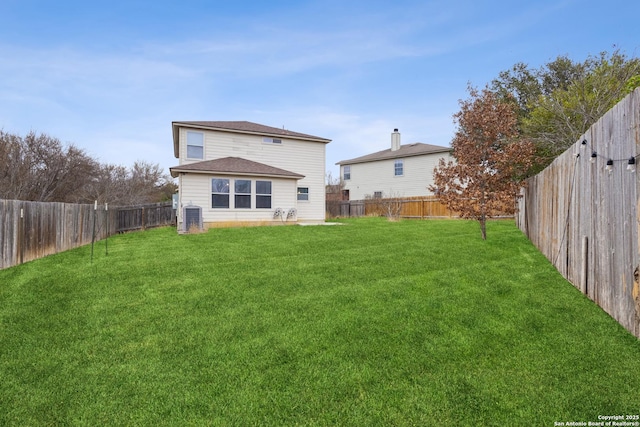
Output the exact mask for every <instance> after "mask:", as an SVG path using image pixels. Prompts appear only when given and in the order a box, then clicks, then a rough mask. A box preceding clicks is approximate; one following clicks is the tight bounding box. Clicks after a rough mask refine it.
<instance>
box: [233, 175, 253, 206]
mask: <svg viewBox="0 0 640 427" xmlns="http://www.w3.org/2000/svg"><path fill="white" fill-rule="evenodd" d="M234 199H235V205H234V206H235V208H236V209H251V180H249V179H236V185H235V197H234Z"/></svg>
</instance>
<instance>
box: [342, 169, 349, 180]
mask: <svg viewBox="0 0 640 427" xmlns="http://www.w3.org/2000/svg"><path fill="white" fill-rule="evenodd" d="M347 170H348V171H349V172H348V173H349V177H348V178H347ZM342 179H343V180H345V181H351V165H344V166H343V167H342Z"/></svg>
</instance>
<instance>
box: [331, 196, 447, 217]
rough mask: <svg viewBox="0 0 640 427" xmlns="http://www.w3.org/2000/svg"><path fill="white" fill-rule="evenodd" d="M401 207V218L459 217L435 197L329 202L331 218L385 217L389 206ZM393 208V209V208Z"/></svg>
mask: <svg viewBox="0 0 640 427" xmlns="http://www.w3.org/2000/svg"><path fill="white" fill-rule="evenodd" d="M390 204H391V205H394V204H397V205H399V206H398V207H399V210H400V217H401V218H420V219H425V218H451V217H454V216H457V214H456V213H454V212H451V211H450V210H449V209H447V207H446V206H445V205H444V204H442V203H440V200H439V199H438V198H437V197H434V196H427V197H407V198H398V199H367V200H349V201H331V200H327V202H326V206H327V215H328V216H329V217H333V218H337V217H359V216H378V215H385V213H386V211H387V209H388V206H389V205H390ZM392 208H393V207H392Z"/></svg>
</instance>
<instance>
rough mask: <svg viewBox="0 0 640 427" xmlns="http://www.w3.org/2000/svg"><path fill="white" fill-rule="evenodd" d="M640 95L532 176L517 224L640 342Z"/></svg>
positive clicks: (637, 92) (622, 103)
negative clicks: (638, 168) (639, 162)
mask: <svg viewBox="0 0 640 427" xmlns="http://www.w3.org/2000/svg"><path fill="white" fill-rule="evenodd" d="M639 153H640V89H636V90H635V91H634V92H633V93H632V94H630V95H628V96H627V97H626V98H625V99H623V100H622V101H620V102H619V103H618V104H617V105H616V106H615V107H613V108H612V109H611V110H610V111H608V112H607V113H606V114H605V115H604V116H603V117H601V118H600V120H598V121H597V122H596V123H595V124H594V125H593V126H591V128H589V130H588V131H587V132H586V133H585V134H584V135H582V137H581V138H580V139H579V140H578V141H577V142H576V143H575V144H574V145H573V146H572V147H571V148H570V149H568V150H567V151H566V152H564V153H563V154H562V155H561V156H559V157H558V158H557V159H555V161H554V162H553V163H552V164H551V165H549V167H547V168H546V169H545V170H544V171H542V172H541V173H540V174H538V175H536V176H534V177H532V178H530V179H529V180H528V183H527V184H528V185H527V187H526V188H524V189H523V197H522V198H521V199H520V201H519V208H520V209H519V213H518V215H517V223H518V226H519V227H520V229H521V230H522V231H523V232H524V233H525V234H526V235H527V236H528V237H529V239H530V240H531V241H532V242H533V243H534V245H536V246H537V247H538V248H539V249H540V251H541V252H542V253H544V255H545V256H546V257H547V258H548V259H549V260H550V261H551V262H552V263H553V265H554V266H555V267H556V268H557V269H558V271H559V272H560V273H561V274H562V275H563V276H564V277H565V278H566V279H567V280H569V281H570V282H571V283H573V285H574V286H575V287H576V288H578V289H580V291H582V292H583V293H584V294H585V295H587V296H588V297H589V298H590V299H592V300H593V301H595V302H596V303H597V304H598V305H600V307H602V308H603V309H604V310H605V311H606V312H607V313H609V315H611V316H612V317H613V318H614V319H616V320H617V321H618V322H619V323H620V324H621V325H623V326H624V327H625V328H626V329H628V330H629V331H631V332H632V333H633V334H634V335H635V336H636V337H639V338H640V287H639V277H638V276H639V271H640V254H639V253H638V250H639V246H638V240H639V239H640V234H639V233H638V230H639V227H638V221H639V220H640V216H639V213H640V212H639V210H638V202H639V200H638V195H639V194H640V188H639V187H640V171H639V170H637V169H636V166H638V164H637V161H638V156H639Z"/></svg>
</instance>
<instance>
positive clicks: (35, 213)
mask: <svg viewBox="0 0 640 427" xmlns="http://www.w3.org/2000/svg"><path fill="white" fill-rule="evenodd" d="M173 217H174V214H173V209H172V206H171V203H159V204H153V205H144V206H135V207H114V208H112V207H107V206H101V205H88V204H82V205H79V204H69V203H42V202H26V201H19V200H0V269H2V268H7V267H11V266H14V265H17V264H22V263H23V262H27V261H31V260H34V259H38V258H42V257H44V256H47V255H51V254H54V253H58V252H62V251H65V250H68V249H72V248H75V247H78V246H82V245H86V244H89V243H91V242H93V241H96V240H100V239H104V238H106V237H108V236H109V235H112V234H114V233H121V232H124V231H133V230H141V229H144V228H150V227H157V226H162V225H170V224H172V223H173Z"/></svg>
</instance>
